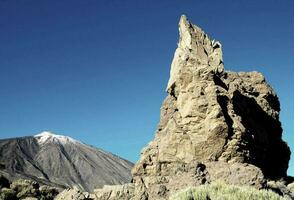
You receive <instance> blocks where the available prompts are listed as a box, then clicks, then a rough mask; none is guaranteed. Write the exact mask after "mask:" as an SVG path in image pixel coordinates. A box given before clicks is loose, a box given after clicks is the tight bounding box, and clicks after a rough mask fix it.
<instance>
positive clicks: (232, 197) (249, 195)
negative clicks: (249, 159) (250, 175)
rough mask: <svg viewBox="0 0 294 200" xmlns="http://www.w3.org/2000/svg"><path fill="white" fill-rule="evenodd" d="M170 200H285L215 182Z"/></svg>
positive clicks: (270, 194)
mask: <svg viewBox="0 0 294 200" xmlns="http://www.w3.org/2000/svg"><path fill="white" fill-rule="evenodd" d="M170 200H285V198H283V197H281V196H279V195H278V194H276V193H274V192H272V191H269V190H258V189H256V188H254V187H250V186H232V185H226V184H224V183H220V182H216V183H212V184H206V185H201V186H198V187H191V188H187V189H185V190H182V191H179V192H177V193H176V194H174V195H172V196H171V198H170Z"/></svg>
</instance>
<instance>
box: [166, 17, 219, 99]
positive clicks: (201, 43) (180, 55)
mask: <svg viewBox="0 0 294 200" xmlns="http://www.w3.org/2000/svg"><path fill="white" fill-rule="evenodd" d="M179 34H180V39H179V42H178V48H177V49H176V52H175V55H174V59H173V61H172V64H171V71H170V79H169V81H168V84H167V91H168V92H169V93H172V92H174V89H175V87H176V85H177V84H176V82H177V80H178V79H179V77H180V75H181V71H183V70H184V69H183V68H186V67H191V68H192V70H195V69H193V68H199V69H203V70H205V71H215V72H219V73H221V72H223V70H224V68H223V58H222V50H221V44H220V43H219V42H217V41H214V40H212V41H210V40H209V38H208V36H207V35H206V34H205V33H204V32H203V31H202V30H201V29H200V28H199V27H197V26H195V25H193V24H191V23H190V22H189V21H188V20H187V18H186V16H185V15H182V16H181V19H180V22H179ZM188 64H189V65H191V66H189V65H188Z"/></svg>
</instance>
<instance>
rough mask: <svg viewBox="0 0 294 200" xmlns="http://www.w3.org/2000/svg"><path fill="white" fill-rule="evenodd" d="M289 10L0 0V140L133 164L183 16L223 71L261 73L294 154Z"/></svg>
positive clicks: (222, 4)
mask: <svg viewBox="0 0 294 200" xmlns="http://www.w3.org/2000/svg"><path fill="white" fill-rule="evenodd" d="M293 9H294V1H293V0H288V1H287V0H283V1H280V0H279V1H278V0H276V1H273V0H265V1H260V0H259V1H253V0H252V1H250V0H243V1H236V0H231V1H228V0H227V1H224V0H222V1H191V0H190V1H188V0H187V1H183V0H174V1H171V0H165V1H158V0H156V1H155V0H148V1H147V0H146V1H138V0H133V1H131V0H124V1H122V0H112V1H111V0H95V1H94V0H62V1H60V0H42V1H40V0H0V92H1V93H0V94H1V95H0V138H7V137H16V136H24V135H34V134H37V133H38V132H41V131H42V130H49V131H53V132H56V133H58V134H63V135H68V136H71V137H73V138H76V139H79V140H81V141H83V142H85V143H88V144H91V145H94V146H97V147H101V148H103V149H105V150H108V151H111V152H113V153H116V154H118V155H120V156H122V157H125V158H127V159H129V160H131V161H136V160H137V159H138V157H139V152H140V150H141V148H142V147H143V146H145V145H146V144H147V143H148V142H149V141H150V140H151V139H152V138H153V136H154V131H155V129H156V126H157V123H158V120H159V108H160V105H161V103H162V100H163V99H164V97H165V96H166V93H165V91H164V90H165V87H166V84H167V80H168V77H169V69H170V63H171V60H172V57H173V53H174V50H175V48H176V43H177V40H178V27H177V24H178V20H179V17H180V15H181V14H186V15H187V16H188V18H189V19H190V20H191V21H192V22H193V23H195V24H197V25H199V26H200V27H202V28H203V29H204V30H205V31H206V32H207V33H208V34H209V35H210V36H211V37H213V38H216V39H217V40H220V41H221V43H222V44H223V52H224V61H225V67H226V69H228V70H234V71H240V70H241V71H251V70H257V71H260V72H262V73H264V74H265V76H266V78H267V80H268V81H269V82H270V84H271V85H272V86H273V87H274V89H275V90H276V91H277V93H278V95H279V97H280V101H281V104H282V112H281V121H282V124H283V129H284V136H283V137H284V139H285V140H287V142H288V143H289V145H290V146H291V147H292V149H294V136H293V133H294V123H293V119H294V104H293V99H294V94H293V93H294V92H293V87H294V78H293V73H294V70H293V67H294V42H293V36H294V12H293ZM289 174H291V175H294V161H293V160H292V161H291V164H290V169H289Z"/></svg>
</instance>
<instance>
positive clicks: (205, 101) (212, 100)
mask: <svg viewBox="0 0 294 200" xmlns="http://www.w3.org/2000/svg"><path fill="white" fill-rule="evenodd" d="M179 32H180V38H179V42H178V47H177V49H176V52H175V55H174V59H173V61H172V64H171V71H170V79H169V81H168V85H167V92H168V94H167V97H166V99H165V100H164V102H163V104H162V107H161V109H160V111H161V113H160V122H159V125H158V129H157V131H156V134H155V138H154V140H152V141H151V142H150V143H149V144H148V146H147V147H145V148H144V149H143V150H142V152H141V157H140V159H139V161H138V162H137V164H136V165H135V166H134V168H133V170H132V175H133V184H131V185H124V186H123V187H119V188H106V191H107V192H106V193H105V190H103V189H102V190H99V191H98V193H97V194H99V195H100V196H101V197H102V196H103V195H104V196H107V197H108V196H109V195H112V194H119V195H120V196H119V197H120V199H134V200H137V199H140V200H147V199H154V200H155V199H156V200H158V199H168V197H169V196H170V195H171V194H173V193H174V192H176V191H178V190H180V189H184V188H186V187H191V186H197V185H201V184H205V183H211V182H213V181H216V180H221V181H222V182H226V183H227V184H238V185H250V186H255V187H257V188H264V187H267V188H269V187H272V186H270V185H269V184H268V181H269V180H272V179H274V180H275V179H278V178H281V179H283V178H284V180H285V178H286V176H287V174H286V172H287V168H288V162H289V159H290V150H289V147H288V146H287V144H286V143H285V142H284V141H283V140H282V128H281V123H280V121H279V111H280V104H279V100H278V97H277V95H276V93H275V92H274V90H273V89H272V88H271V87H270V85H269V84H267V82H266V80H265V78H264V76H263V75H262V74H261V73H258V72H239V73H237V72H230V71H224V66H223V58H222V49H221V47H222V46H221V44H220V43H219V42H217V41H215V40H211V39H210V38H209V37H208V36H207V34H205V33H204V32H203V31H202V30H201V29H200V28H199V27H197V26H195V25H193V24H191V23H190V22H189V21H188V20H187V18H186V17H185V16H182V17H181V19H180V22H179ZM276 190H279V188H276ZM113 191H115V192H113ZM284 192H285V190H284V189H283V191H281V193H284ZM115 198H117V196H114V199H115ZM293 198H294V196H293ZM108 199H111V198H108Z"/></svg>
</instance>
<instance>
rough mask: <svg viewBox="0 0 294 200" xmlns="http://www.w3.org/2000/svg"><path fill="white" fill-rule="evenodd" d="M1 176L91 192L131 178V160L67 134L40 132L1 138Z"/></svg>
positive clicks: (125, 181)
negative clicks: (76, 187)
mask: <svg viewBox="0 0 294 200" xmlns="http://www.w3.org/2000/svg"><path fill="white" fill-rule="evenodd" d="M0 163H1V164H0V175H1V174H2V175H4V176H6V177H7V178H8V179H9V180H12V181H13V180H17V179H31V180H33V181H36V182H38V183H40V184H45V185H49V186H54V187H58V188H61V189H65V188H70V187H74V186H78V187H79V188H80V189H82V190H85V191H89V192H90V191H91V192H93V190H94V188H97V187H102V186H103V185H105V184H108V185H111V184H113V185H114V184H123V183H128V182H130V181H131V168H132V167H133V163H131V162H129V161H127V160H125V159H122V158H120V157H118V156H116V155H113V154H111V153H109V152H105V151H103V150H102V149H98V148H95V147H92V146H89V145H86V144H84V143H82V142H79V141H77V140H74V139H72V138H70V137H67V136H62V135H56V134H53V133H50V132H42V133H41V134H38V135H36V136H28V137H22V138H12V139H3V140H0Z"/></svg>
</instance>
